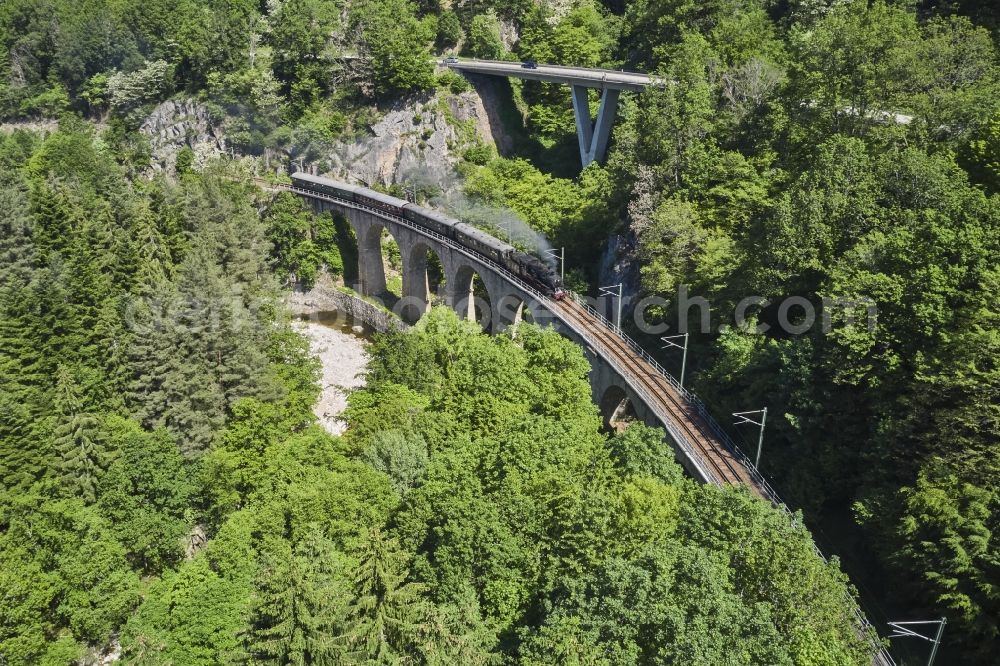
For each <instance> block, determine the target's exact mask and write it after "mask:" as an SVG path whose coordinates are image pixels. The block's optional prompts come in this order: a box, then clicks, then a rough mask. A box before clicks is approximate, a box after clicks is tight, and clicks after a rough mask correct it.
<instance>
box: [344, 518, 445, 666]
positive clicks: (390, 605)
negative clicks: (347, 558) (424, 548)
mask: <svg viewBox="0 0 1000 666" xmlns="http://www.w3.org/2000/svg"><path fill="white" fill-rule="evenodd" d="M408 577H409V569H408V567H407V565H406V554H405V553H403V552H402V551H400V550H399V547H398V546H397V545H396V544H395V543H394V542H393V541H391V540H390V539H389V538H387V537H386V536H385V535H384V534H383V533H382V531H381V530H380V529H378V528H372V529H371V530H370V531H369V532H368V538H367V539H366V541H365V543H364V546H363V548H362V551H361V554H360V562H359V564H358V567H357V570H356V571H355V574H354V585H353V588H354V597H355V599H354V602H353V603H352V604H351V608H350V612H349V615H348V625H347V631H346V634H345V636H346V638H347V643H348V645H350V646H351V647H352V648H353V649H354V651H355V654H356V655H363V656H365V657H367V659H368V660H369V661H370V662H372V663H376V664H388V663H395V661H396V660H398V659H399V658H401V657H402V656H403V655H405V654H406V653H407V652H408V650H409V649H410V648H411V647H412V646H413V644H414V642H415V641H416V639H417V636H418V632H419V630H420V625H421V623H422V621H423V620H424V619H425V617H426V615H427V602H426V601H425V600H424V599H423V596H422V594H423V586H422V585H421V584H419V583H414V582H408V581H407V578H408Z"/></svg>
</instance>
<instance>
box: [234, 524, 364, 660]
mask: <svg viewBox="0 0 1000 666" xmlns="http://www.w3.org/2000/svg"><path fill="white" fill-rule="evenodd" d="M345 569H346V563H345V558H344V556H343V555H342V554H340V553H339V552H337V550H336V548H335V547H334V545H333V543H331V542H330V540H329V539H327V538H326V537H324V536H323V534H322V532H321V531H320V530H319V529H312V530H309V531H308V532H307V533H306V534H305V536H304V537H303V539H302V541H300V542H299V544H298V545H297V546H296V547H294V548H293V547H292V545H291V543H289V542H288V541H286V540H284V539H275V540H273V541H271V542H270V543H268V544H265V546H264V548H263V552H262V554H261V566H260V570H259V573H258V575H257V580H256V583H255V587H256V593H255V600H254V606H253V610H252V614H251V621H250V630H249V632H248V635H247V638H246V646H247V652H248V653H249V655H251V658H252V661H255V662H261V661H263V662H267V663H276V664H295V665H296V666H307V665H310V664H316V665H325V664H330V665H333V664H338V663H342V660H343V656H344V654H343V653H344V647H343V645H342V644H341V643H339V642H337V641H336V640H335V637H336V634H337V632H338V630H339V628H340V627H341V626H342V623H343V621H344V615H345V613H346V610H347V603H348V600H349V594H350V592H349V589H348V581H347V580H346V578H345V577H344V572H345Z"/></svg>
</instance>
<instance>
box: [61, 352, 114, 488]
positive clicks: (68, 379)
mask: <svg viewBox="0 0 1000 666" xmlns="http://www.w3.org/2000/svg"><path fill="white" fill-rule="evenodd" d="M54 394H55V395H54V397H53V400H52V405H53V407H54V409H55V412H56V414H57V417H56V419H57V422H56V426H55V430H54V432H53V437H54V443H55V450H56V453H57V455H58V460H59V462H58V463H57V468H58V472H59V478H60V482H61V484H62V486H63V488H64V489H65V490H67V491H68V492H69V493H70V494H71V495H75V496H78V497H81V498H82V499H83V500H84V501H85V502H88V503H91V502H94V501H95V500H96V499H97V484H98V481H99V479H100V475H101V472H102V471H103V467H104V464H105V461H104V460H103V458H104V455H103V450H102V449H103V447H102V443H101V435H100V428H99V424H98V421H97V419H96V418H95V417H94V415H93V414H88V413H87V412H86V411H85V410H84V405H83V400H82V399H81V396H80V387H79V385H78V384H77V382H76V379H75V378H74V377H73V374H72V372H71V371H70V370H69V368H67V367H65V366H60V367H59V374H58V376H57V378H56V386H55V389H54Z"/></svg>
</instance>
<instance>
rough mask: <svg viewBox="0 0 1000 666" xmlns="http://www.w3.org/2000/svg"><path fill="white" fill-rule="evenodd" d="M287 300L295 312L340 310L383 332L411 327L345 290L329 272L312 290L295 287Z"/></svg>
mask: <svg viewBox="0 0 1000 666" xmlns="http://www.w3.org/2000/svg"><path fill="white" fill-rule="evenodd" d="M285 300H286V303H287V304H288V308H289V309H290V310H291V311H292V314H294V315H299V316H302V315H311V314H318V313H320V312H339V313H342V314H344V315H346V316H348V317H350V318H351V319H352V320H354V321H356V322H362V323H364V324H365V325H367V326H369V327H371V328H372V329H374V330H376V331H378V332H380V333H388V332H391V331H405V330H406V329H407V328H409V326H407V325H406V324H405V323H403V321H402V320H401V319H399V318H398V317H396V315H394V314H392V313H391V312H387V311H386V310H384V309H382V308H380V307H379V306H377V305H374V304H372V303H369V302H368V301H366V300H364V299H363V298H361V297H360V296H358V295H356V294H351V293H348V292H345V291H341V290H340V289H338V288H337V287H336V285H334V284H333V281H332V280H331V279H330V278H329V277H328V276H327V275H325V274H324V275H322V276H321V278H320V279H319V280H317V281H316V285H315V286H314V287H313V288H312V289H310V290H309V291H303V290H301V289H295V290H293V291H292V292H291V293H290V294H288V296H287V297H286V299H285Z"/></svg>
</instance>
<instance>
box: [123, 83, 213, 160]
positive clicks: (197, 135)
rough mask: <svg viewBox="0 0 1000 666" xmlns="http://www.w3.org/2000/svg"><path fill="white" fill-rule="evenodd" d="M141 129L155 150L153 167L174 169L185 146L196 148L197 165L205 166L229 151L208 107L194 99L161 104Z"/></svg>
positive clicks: (194, 149)
mask: <svg viewBox="0 0 1000 666" xmlns="http://www.w3.org/2000/svg"><path fill="white" fill-rule="evenodd" d="M139 131H140V132H141V133H142V134H144V135H146V136H147V137H148V138H149V143H150V146H151V147H152V149H153V159H152V167H153V168H154V169H156V170H160V169H167V170H171V171H172V170H173V169H174V166H175V165H176V163H177V153H178V152H179V151H180V150H181V149H182V148H184V147H189V148H191V149H192V150H193V151H194V156H195V159H194V164H195V166H196V167H198V166H202V165H203V164H204V163H205V162H207V161H208V160H209V159H211V158H212V157H216V156H218V155H221V154H222V153H224V152H226V140H225V136H224V135H223V133H222V130H221V129H220V127H219V126H218V125H216V124H215V123H214V122H213V120H212V117H211V114H210V113H209V111H208V109H207V108H206V107H205V106H203V105H201V104H198V103H197V102H195V101H193V100H179V101H175V100H168V101H166V102H163V103H162V104H160V105H159V106H157V107H156V108H155V109H154V110H153V112H152V113H151V114H150V115H149V117H147V118H146V120H145V121H144V122H143V123H142V126H141V127H140V128H139Z"/></svg>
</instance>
